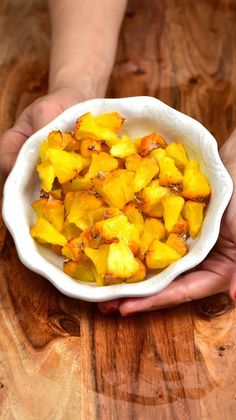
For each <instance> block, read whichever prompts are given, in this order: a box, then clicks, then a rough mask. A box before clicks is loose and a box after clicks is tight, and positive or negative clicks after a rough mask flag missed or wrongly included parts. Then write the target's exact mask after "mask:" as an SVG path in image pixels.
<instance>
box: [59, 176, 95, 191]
mask: <svg viewBox="0 0 236 420" xmlns="http://www.w3.org/2000/svg"><path fill="white" fill-rule="evenodd" d="M91 186H92V183H91V179H89V178H88V177H85V176H79V175H77V176H76V177H75V178H74V179H72V181H68V182H65V183H64V184H62V185H61V187H62V191H63V193H64V194H66V193H68V192H70V191H82V190H85V189H88V188H90V187H91Z"/></svg>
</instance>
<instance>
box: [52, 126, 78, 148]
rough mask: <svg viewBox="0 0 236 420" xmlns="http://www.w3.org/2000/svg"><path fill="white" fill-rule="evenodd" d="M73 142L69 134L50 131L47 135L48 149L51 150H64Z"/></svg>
mask: <svg viewBox="0 0 236 420" xmlns="http://www.w3.org/2000/svg"><path fill="white" fill-rule="evenodd" d="M73 140H74V137H73V136H72V134H71V133H62V132H61V131H56V130H55V131H51V133H49V135H48V147H49V148H51V147H52V148H53V149H62V150H63V149H65V147H66V146H67V145H68V144H69V143H70V142H71V141H73Z"/></svg>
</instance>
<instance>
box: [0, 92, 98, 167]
mask: <svg viewBox="0 0 236 420" xmlns="http://www.w3.org/2000/svg"><path fill="white" fill-rule="evenodd" d="M92 96H93V95H91V96H90V97H92ZM85 99H89V95H88V94H85V93H83V91H82V90H81V91H80V90H78V89H77V90H76V89H71V88H63V89H59V90H57V91H55V92H53V93H49V94H47V95H45V96H43V97H41V98H39V99H37V100H36V101H34V102H33V103H32V104H31V105H29V106H28V107H27V108H26V109H25V110H24V111H23V112H22V114H21V115H20V117H19V118H18V119H17V121H16V122H15V125H14V126H13V127H12V128H10V129H9V130H7V131H6V132H5V133H4V134H3V135H2V136H1V137H0V172H2V173H5V174H7V173H8V172H9V171H10V170H11V168H12V166H13V165H14V162H15V160H16V157H17V154H18V152H19V150H20V148H21V146H22V145H23V143H24V142H25V141H26V140H27V138H28V137H29V136H31V135H32V134H33V133H34V132H35V131H37V130H38V129H40V128H41V127H43V126H44V125H45V124H47V123H48V122H50V121H51V120H53V119H54V118H55V117H57V116H58V115H59V114H60V113H61V112H63V111H64V110H65V109H66V108H69V107H70V106H72V105H74V104H76V103H77V102H79V101H82V100H85Z"/></svg>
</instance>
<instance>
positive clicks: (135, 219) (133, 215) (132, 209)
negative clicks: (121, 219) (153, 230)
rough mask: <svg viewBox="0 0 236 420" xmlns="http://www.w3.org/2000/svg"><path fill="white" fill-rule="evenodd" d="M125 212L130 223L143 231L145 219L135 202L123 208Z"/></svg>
mask: <svg viewBox="0 0 236 420" xmlns="http://www.w3.org/2000/svg"><path fill="white" fill-rule="evenodd" d="M123 212H124V214H125V215H126V216H127V218H128V221H129V223H131V224H132V225H134V226H136V228H137V230H138V231H139V232H142V230H143V226H144V220H143V216H142V214H141V212H140V211H139V210H138V209H137V207H136V206H135V205H134V204H128V205H127V206H125V207H124V208H123Z"/></svg>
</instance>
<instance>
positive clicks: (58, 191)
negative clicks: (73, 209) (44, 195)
mask: <svg viewBox="0 0 236 420" xmlns="http://www.w3.org/2000/svg"><path fill="white" fill-rule="evenodd" d="M50 194H51V196H52V197H53V198H55V200H61V198H62V197H61V194H62V190H61V188H56V189H55V190H52V191H50Z"/></svg>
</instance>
